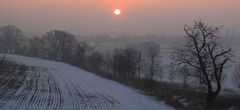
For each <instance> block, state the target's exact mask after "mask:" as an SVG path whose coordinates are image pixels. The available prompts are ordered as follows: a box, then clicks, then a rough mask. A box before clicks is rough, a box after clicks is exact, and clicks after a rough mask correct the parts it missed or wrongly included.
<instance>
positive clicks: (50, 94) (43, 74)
mask: <svg viewBox="0 0 240 110" xmlns="http://www.w3.org/2000/svg"><path fill="white" fill-rule="evenodd" d="M7 58H8V60H9V61H13V62H17V63H19V64H24V65H26V66H29V67H30V68H29V70H28V71H27V73H26V77H14V78H16V79H17V80H22V81H23V83H22V84H21V86H20V87H17V89H10V88H9V87H5V86H4V85H2V84H1V85H0V96H1V97H0V109H1V110H16V109H18V110H43V109H44V110H46V109H48V110H173V108H172V107H169V106H168V105H166V104H164V103H163V102H158V101H154V100H153V99H152V98H150V97H147V96H144V95H142V94H140V93H138V91H137V90H135V89H131V88H129V87H127V86H124V85H121V84H119V83H117V82H114V81H110V80H107V79H103V78H101V77H98V76H96V75H94V74H92V73H88V72H86V71H83V70H81V69H78V68H76V67H73V66H71V65H68V64H65V63H59V62H53V61H48V60H42V59H37V58H30V57H23V56H17V55H7ZM0 77H1V76H0ZM23 78H24V79H23ZM3 93H4V95H3ZM8 93H12V94H8Z"/></svg>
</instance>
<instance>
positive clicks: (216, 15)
mask: <svg viewBox="0 0 240 110" xmlns="http://www.w3.org/2000/svg"><path fill="white" fill-rule="evenodd" d="M115 8H120V9H122V10H123V14H122V15H120V16H115V15H113V10H114V9H115ZM199 19H202V20H203V21H205V22H207V23H210V24H214V25H223V26H224V27H225V28H228V29H233V28H235V29H239V28H240V0H0V26H2V25H8V24H13V25H16V26H18V27H20V28H21V29H22V30H23V31H24V32H31V33H41V32H45V31H48V30H51V29H61V30H67V31H69V32H72V33H74V34H90V33H92V34H99V33H115V34H116V33H117V34H119V33H131V34H139V33H140V34H141V33H162V32H164V33H166V34H177V33H179V32H181V31H182V27H183V26H184V24H189V23H192V21H193V20H199Z"/></svg>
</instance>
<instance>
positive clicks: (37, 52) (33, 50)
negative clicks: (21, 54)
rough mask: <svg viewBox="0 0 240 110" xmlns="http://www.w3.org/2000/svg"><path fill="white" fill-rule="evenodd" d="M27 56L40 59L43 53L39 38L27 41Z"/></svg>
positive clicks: (41, 40) (41, 42)
mask: <svg viewBox="0 0 240 110" xmlns="http://www.w3.org/2000/svg"><path fill="white" fill-rule="evenodd" d="M28 45H29V46H28V55H29V56H33V57H41V51H43V48H42V47H43V39H42V38H40V37H32V38H29V39H28Z"/></svg>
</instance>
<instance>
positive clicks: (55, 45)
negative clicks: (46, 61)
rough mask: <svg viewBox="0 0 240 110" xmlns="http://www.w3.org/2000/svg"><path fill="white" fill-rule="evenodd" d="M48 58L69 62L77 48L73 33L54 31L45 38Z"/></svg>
mask: <svg viewBox="0 0 240 110" xmlns="http://www.w3.org/2000/svg"><path fill="white" fill-rule="evenodd" d="M42 39H43V42H44V46H45V48H46V52H47V53H46V54H47V57H48V58H50V59H53V60H61V61H65V62H68V61H69V60H70V58H71V56H72V54H73V53H72V52H73V51H74V49H75V48H76V45H77V40H76V39H75V36H74V35H72V34H71V33H68V32H65V31H60V30H53V31H50V32H47V33H46V34H45V35H44V36H43V38H42Z"/></svg>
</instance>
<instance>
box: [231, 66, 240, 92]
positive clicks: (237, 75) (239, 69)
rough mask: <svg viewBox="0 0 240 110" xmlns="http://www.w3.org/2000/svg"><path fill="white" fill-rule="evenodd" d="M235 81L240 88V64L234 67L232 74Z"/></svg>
mask: <svg viewBox="0 0 240 110" xmlns="http://www.w3.org/2000/svg"><path fill="white" fill-rule="evenodd" d="M232 79H233V83H234V85H236V86H237V87H238V88H239V89H240V65H237V66H236V67H235V69H234V73H233V76H232Z"/></svg>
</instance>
